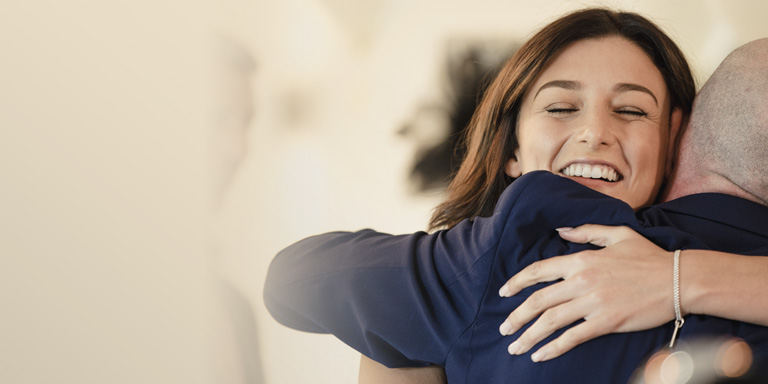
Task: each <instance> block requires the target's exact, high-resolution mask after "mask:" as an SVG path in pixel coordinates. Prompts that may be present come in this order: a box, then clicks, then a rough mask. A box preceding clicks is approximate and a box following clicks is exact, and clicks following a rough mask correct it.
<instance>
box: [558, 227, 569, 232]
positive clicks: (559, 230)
mask: <svg viewBox="0 0 768 384" xmlns="http://www.w3.org/2000/svg"><path fill="white" fill-rule="evenodd" d="M572 229H573V227H560V228H555V231H558V232H568V231H570V230H572Z"/></svg>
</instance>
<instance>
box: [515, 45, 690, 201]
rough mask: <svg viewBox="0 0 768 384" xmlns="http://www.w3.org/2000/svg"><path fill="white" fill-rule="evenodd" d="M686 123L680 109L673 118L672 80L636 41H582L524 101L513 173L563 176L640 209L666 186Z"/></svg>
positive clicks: (550, 69) (555, 63)
mask: <svg viewBox="0 0 768 384" xmlns="http://www.w3.org/2000/svg"><path fill="white" fill-rule="evenodd" d="M615 52H622V54H621V55H616V54H615ZM656 95H659V96H658V97H657V96H656ZM670 115H671V116H670ZM681 117H682V112H681V110H680V108H677V109H675V111H674V113H672V114H670V103H669V100H668V95H667V91H666V86H665V84H664V78H663V77H662V75H661V72H660V71H659V70H658V68H656V66H654V64H653V62H652V61H651V60H650V58H649V57H648V55H647V54H646V53H645V52H643V50H641V49H640V48H639V47H638V46H637V45H636V44H635V43H633V42H631V41H630V40H627V39H626V38H623V37H606V38H601V39H588V40H582V41H578V42H576V43H573V44H572V45H570V46H569V47H567V48H566V49H565V50H563V52H562V53H560V54H559V55H558V56H557V57H556V58H555V59H554V60H552V62H551V63H549V64H548V66H547V68H546V69H545V70H544V71H543V72H542V73H541V74H540V75H539V77H538V78H537V79H536V81H535V82H534V83H533V85H532V87H531V89H530V90H529V91H528V92H526V94H525V96H524V97H523V101H522V104H521V105H520V114H519V115H518V124H517V125H518V126H517V140H518V143H519V147H518V148H517V149H515V151H514V157H512V158H510V159H509V160H507V164H506V168H505V171H506V174H507V176H510V177H512V178H517V177H520V176H521V175H522V174H524V173H527V172H531V171H535V170H542V171H550V172H554V173H559V174H562V175H564V176H567V177H569V178H572V179H574V180H575V181H576V182H578V183H581V184H584V185H586V186H587V187H590V188H592V189H594V190H597V191H600V192H603V193H605V194H607V195H609V196H613V197H615V198H618V199H621V200H624V201H625V202H627V203H628V204H629V205H630V206H632V207H633V208H640V207H641V206H644V205H649V204H651V203H652V202H653V200H654V199H655V197H656V195H657V193H658V191H659V188H660V187H661V183H662V177H663V175H664V165H665V163H666V160H667V158H666V155H667V146H668V145H669V138H670V130H672V131H677V128H678V127H679V126H680V121H681ZM673 134H674V132H673Z"/></svg>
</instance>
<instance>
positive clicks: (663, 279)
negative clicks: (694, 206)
mask: <svg viewBox="0 0 768 384" xmlns="http://www.w3.org/2000/svg"><path fill="white" fill-rule="evenodd" d="M558 232H559V233H560V237H562V238H563V239H565V240H568V241H572V242H575V243H591V244H594V245H597V246H602V247H605V248H604V249H601V250H589V251H582V252H578V253H574V254H571V255H566V256H559V257H554V258H550V259H547V260H542V261H538V262H536V263H533V264H531V265H529V266H528V267H526V268H525V269H523V270H522V271H520V272H519V273H518V274H516V275H515V276H513V277H512V278H511V279H509V281H507V283H506V284H504V286H503V287H502V288H501V290H500V291H499V294H500V295H501V296H504V297H509V296H512V295H515V294H517V293H518V292H520V290H522V289H523V288H526V287H529V286H531V285H534V284H537V283H541V282H548V281H554V280H557V279H564V280H563V281H561V282H558V283H555V284H553V285H550V286H548V287H545V288H542V289H540V290H538V291H536V292H534V293H533V294H532V295H531V296H530V297H528V299H526V300H525V302H523V304H521V305H520V306H519V307H518V308H517V309H515V310H514V311H513V312H512V313H511V314H510V315H509V317H508V318H507V320H506V321H505V322H504V323H503V324H502V325H501V327H500V331H501V333H502V334H503V335H510V334H512V333H514V332H515V331H517V330H518V329H520V328H521V327H522V326H523V325H525V324H527V323H528V322H530V321H531V320H533V319H534V318H535V317H536V316H539V315H541V316H540V317H539V319H538V320H536V322H535V323H534V324H533V325H531V327H530V328H528V329H527V330H526V331H525V332H524V333H523V334H522V335H521V336H520V337H519V338H518V339H517V340H516V341H515V342H513V343H512V344H511V345H510V346H509V353H511V354H513V355H519V354H523V353H525V352H527V351H528V350H530V349H531V348H532V347H533V346H534V345H536V344H537V343H539V342H540V341H541V340H543V339H545V338H546V337H547V336H549V335H551V334H552V333H553V332H555V331H556V330H558V329H560V328H563V327H565V326H567V325H569V324H572V323H573V322H575V321H577V320H579V319H585V320H586V321H584V322H582V323H580V324H578V325H576V326H574V327H572V328H570V329H568V330H566V331H565V332H564V333H563V334H562V335H560V337H558V338H556V339H555V340H553V341H551V342H550V343H548V344H547V345H545V346H543V347H541V348H540V349H539V350H538V351H536V352H535V353H534V354H533V355H532V356H531V359H532V360H533V361H545V360H549V359H553V358H555V357H558V356H560V355H562V354H563V353H565V352H567V351H569V350H570V349H572V348H573V347H575V346H577V345H579V344H581V343H583V342H585V341H587V340H590V339H593V338H595V337H598V336H601V335H605V334H608V333H616V332H632V331H639V330H645V329H649V328H653V327H656V326H659V325H662V324H664V323H666V322H668V321H671V320H673V319H674V317H675V316H674V309H673V302H672V263H673V260H672V259H673V258H672V255H673V253H672V252H667V251H665V250H663V249H661V248H659V247H658V246H656V245H655V244H653V243H652V242H650V241H649V240H647V239H645V238H644V237H642V236H641V235H640V234H638V233H637V232H635V231H633V230H631V229H629V228H627V227H608V226H602V225H593V224H586V225H582V226H580V227H577V228H573V229H570V228H561V229H558Z"/></svg>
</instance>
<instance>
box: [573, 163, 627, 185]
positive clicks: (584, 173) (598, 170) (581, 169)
mask: <svg viewBox="0 0 768 384" xmlns="http://www.w3.org/2000/svg"><path fill="white" fill-rule="evenodd" d="M560 172H562V173H563V174H564V175H566V176H572V177H585V178H588V179H601V180H605V181H609V182H616V181H619V180H620V179H621V178H622V176H621V174H620V173H619V172H618V171H617V170H616V169H614V168H613V167H611V166H608V165H603V164H585V163H573V164H570V165H569V166H567V167H565V168H563V169H562V170H561V171H560Z"/></svg>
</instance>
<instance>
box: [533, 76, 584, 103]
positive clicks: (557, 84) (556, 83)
mask: <svg viewBox="0 0 768 384" xmlns="http://www.w3.org/2000/svg"><path fill="white" fill-rule="evenodd" d="M547 88H563V89H568V90H571V91H578V90H579V89H581V83H578V82H575V81H571V80H552V81H550V82H548V83H546V84H544V85H542V86H541V87H539V90H537V91H536V94H535V95H533V99H534V100H536V96H538V95H539V93H540V92H541V91H543V90H545V89H547Z"/></svg>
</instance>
